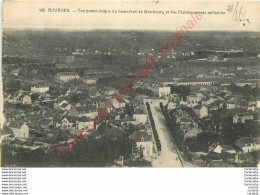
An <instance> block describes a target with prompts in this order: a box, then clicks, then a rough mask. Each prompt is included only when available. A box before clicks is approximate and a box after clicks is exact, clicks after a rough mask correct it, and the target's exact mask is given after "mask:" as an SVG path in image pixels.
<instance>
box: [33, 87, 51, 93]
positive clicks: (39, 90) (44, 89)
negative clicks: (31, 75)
mask: <svg viewBox="0 0 260 195" xmlns="http://www.w3.org/2000/svg"><path fill="white" fill-rule="evenodd" d="M49 90H50V87H36V86H34V87H31V92H32V93H47V92H48V91H49Z"/></svg>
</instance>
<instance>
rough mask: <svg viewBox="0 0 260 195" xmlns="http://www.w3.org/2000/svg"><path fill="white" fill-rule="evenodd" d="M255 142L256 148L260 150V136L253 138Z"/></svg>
mask: <svg viewBox="0 0 260 195" xmlns="http://www.w3.org/2000/svg"><path fill="white" fill-rule="evenodd" d="M253 139H254V142H255V150H260V137H257V138H253Z"/></svg>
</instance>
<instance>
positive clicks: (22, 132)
mask: <svg viewBox="0 0 260 195" xmlns="http://www.w3.org/2000/svg"><path fill="white" fill-rule="evenodd" d="M10 128H11V130H12V132H13V134H14V136H15V137H18V138H23V139H27V138H29V126H28V125H27V124H26V123H23V124H22V125H21V126H20V127H19V123H18V126H16V127H10Z"/></svg>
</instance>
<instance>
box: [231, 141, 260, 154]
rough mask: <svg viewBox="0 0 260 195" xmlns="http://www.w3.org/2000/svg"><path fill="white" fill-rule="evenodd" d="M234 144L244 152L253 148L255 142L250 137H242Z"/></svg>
mask: <svg viewBox="0 0 260 195" xmlns="http://www.w3.org/2000/svg"><path fill="white" fill-rule="evenodd" d="M235 146H237V147H239V148H241V149H242V151H243V152H244V153H248V152H252V151H254V150H255V142H254V139H253V138H252V137H242V138H239V139H238V140H236V141H235Z"/></svg>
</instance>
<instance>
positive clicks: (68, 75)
mask: <svg viewBox="0 0 260 195" xmlns="http://www.w3.org/2000/svg"><path fill="white" fill-rule="evenodd" d="M56 77H57V79H59V80H61V81H63V82H68V81H70V80H73V79H79V75H78V73H76V72H59V73H58V74H57V76H56Z"/></svg>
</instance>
